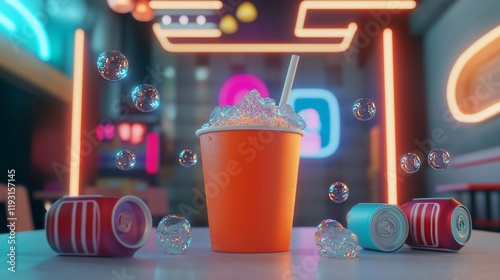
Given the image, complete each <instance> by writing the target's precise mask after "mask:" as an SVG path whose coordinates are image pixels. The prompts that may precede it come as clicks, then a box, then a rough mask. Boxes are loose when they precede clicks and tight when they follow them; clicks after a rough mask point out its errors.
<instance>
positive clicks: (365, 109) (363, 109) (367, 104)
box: [352, 98, 377, 121]
mask: <svg viewBox="0 0 500 280" xmlns="http://www.w3.org/2000/svg"><path fill="white" fill-rule="evenodd" d="M376 111H377V109H376V108H375V103H373V101H371V100H370V99H368V98H360V99H358V100H356V102H354V104H353V105H352V113H353V114H354V116H355V117H356V118H357V119H358V120H360V121H368V120H371V119H372V118H373V117H374V116H375V112H376Z"/></svg>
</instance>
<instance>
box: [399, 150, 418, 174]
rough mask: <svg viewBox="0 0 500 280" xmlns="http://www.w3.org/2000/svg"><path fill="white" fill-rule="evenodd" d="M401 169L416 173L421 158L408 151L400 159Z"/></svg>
mask: <svg viewBox="0 0 500 280" xmlns="http://www.w3.org/2000/svg"><path fill="white" fill-rule="evenodd" d="M399 164H400V166H401V169H403V171H404V172H406V173H415V172H417V171H418V170H419V169H420V158H419V157H418V156H417V155H416V154H414V153H407V154H404V155H403V156H402V157H401V160H400V161H399Z"/></svg>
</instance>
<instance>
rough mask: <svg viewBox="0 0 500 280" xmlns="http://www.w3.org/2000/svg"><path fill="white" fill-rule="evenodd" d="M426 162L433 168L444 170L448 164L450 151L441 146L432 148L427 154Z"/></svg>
mask: <svg viewBox="0 0 500 280" xmlns="http://www.w3.org/2000/svg"><path fill="white" fill-rule="evenodd" d="M427 162H428V163H429V165H430V166H431V167H432V169H435V170H444V169H446V168H447V167H448V165H449V164H450V153H448V151H447V150H445V149H442V148H437V149H434V150H432V151H431V152H430V153H429V155H428V156H427Z"/></svg>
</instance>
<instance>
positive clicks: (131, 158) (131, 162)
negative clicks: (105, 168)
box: [115, 149, 136, 170]
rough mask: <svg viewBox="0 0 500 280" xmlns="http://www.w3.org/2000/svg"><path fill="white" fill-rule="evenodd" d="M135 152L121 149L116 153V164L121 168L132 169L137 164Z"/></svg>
mask: <svg viewBox="0 0 500 280" xmlns="http://www.w3.org/2000/svg"><path fill="white" fill-rule="evenodd" d="M135 160H136V157H135V154H134V152H132V151H131V150H129V149H125V150H121V151H119V152H118V153H117V154H116V159H115V164H116V167H118V168H119V169H121V170H130V169H132V168H134V166H135Z"/></svg>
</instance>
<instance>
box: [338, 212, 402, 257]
mask: <svg viewBox="0 0 500 280" xmlns="http://www.w3.org/2000/svg"><path fill="white" fill-rule="evenodd" d="M347 228H348V229H350V230H351V231H352V232H354V233H355V234H356V235H357V236H358V244H359V246H361V247H363V248H364V249H370V250H376V251H382V252H393V251H396V250H398V249H399V248H401V246H403V244H404V243H405V241H406V238H407V237H408V220H407V219H406V216H405V214H404V212H403V211H402V210H401V209H400V208H399V206H397V205H391V204H384V203H359V204H356V205H355V206H354V207H353V208H352V209H351V210H350V211H349V213H347Z"/></svg>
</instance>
